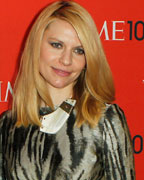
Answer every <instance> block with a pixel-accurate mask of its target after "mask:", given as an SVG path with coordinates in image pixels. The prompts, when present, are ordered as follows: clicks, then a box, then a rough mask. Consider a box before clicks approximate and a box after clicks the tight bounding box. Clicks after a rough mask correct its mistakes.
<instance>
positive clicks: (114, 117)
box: [0, 105, 135, 180]
mask: <svg viewBox="0 0 144 180" xmlns="http://www.w3.org/2000/svg"><path fill="white" fill-rule="evenodd" d="M46 111H47V112H46ZM40 113H41V115H44V114H45V113H48V110H47V109H46V108H44V109H42V108H41V110H40ZM75 116H76V113H75V110H73V111H72V112H71V114H70V117H69V119H68V120H67V122H66V123H65V124H64V125H63V126H62V128H61V129H60V130H59V131H58V132H57V133H56V134H47V133H43V132H41V131H40V130H39V127H37V126H34V125H30V126H28V127H27V128H24V127H20V128H16V127H15V122H14V121H13V122H12V121H11V112H10V111H7V112H5V113H3V114H2V115H1V118H0V140H1V142H0V180H134V179H135V171H134V159H133V150H132V143H131V138H130V134H129V130H128V127H127V123H126V119H125V116H124V114H123V111H122V110H121V109H120V108H119V107H118V106H117V105H110V106H108V108H107V110H106V112H105V114H104V115H103V117H101V119H100V121H99V123H98V125H97V127H96V128H93V129H91V128H90V127H89V126H88V125H87V124H84V125H82V127H81V128H77V127H75V126H74V123H75Z"/></svg>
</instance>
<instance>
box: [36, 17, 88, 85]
mask: <svg viewBox="0 0 144 180" xmlns="http://www.w3.org/2000/svg"><path fill="white" fill-rule="evenodd" d="M85 63H86V60H85V55H84V50H83V47H82V44H81V42H80V40H79V38H78V36H77V33H76V31H75V30H74V28H73V27H72V25H71V24H69V23H68V22H66V21H64V20H60V19H56V20H55V21H54V22H52V23H51V24H50V25H49V27H48V29H47V30H46V31H45V33H44V36H43V39H42V44H41V52H40V64H39V68H40V69H39V71H40V74H41V76H42V77H43V78H44V79H45V80H46V82H47V85H48V87H54V88H65V87H67V86H70V87H71V88H73V85H74V83H75V81H76V80H77V78H78V77H79V75H80V73H81V71H82V70H83V68H84V67H85Z"/></svg>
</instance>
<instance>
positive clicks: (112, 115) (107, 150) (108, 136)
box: [103, 104, 135, 180]
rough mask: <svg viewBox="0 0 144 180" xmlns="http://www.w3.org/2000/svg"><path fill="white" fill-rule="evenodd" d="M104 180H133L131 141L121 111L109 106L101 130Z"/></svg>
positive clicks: (117, 107)
mask: <svg viewBox="0 0 144 180" xmlns="http://www.w3.org/2000/svg"><path fill="white" fill-rule="evenodd" d="M103 146H104V147H103V163H104V176H105V180H135V168H134V157H133V148H132V141H131V137H130V133H129V129H128V126H127V122H126V119H125V115H124V113H123V111H122V110H121V109H120V108H119V106H118V105H116V104H114V105H110V106H109V107H108V109H107V110H106V113H105V118H104V129H103Z"/></svg>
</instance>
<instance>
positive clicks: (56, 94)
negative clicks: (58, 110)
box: [48, 86, 73, 105]
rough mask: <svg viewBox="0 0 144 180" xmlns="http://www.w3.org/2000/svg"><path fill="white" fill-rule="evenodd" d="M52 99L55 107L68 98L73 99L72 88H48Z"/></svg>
mask: <svg viewBox="0 0 144 180" xmlns="http://www.w3.org/2000/svg"><path fill="white" fill-rule="evenodd" d="M48 90H49V93H50V97H51V99H52V102H53V105H60V104H61V103H62V102H63V101H65V100H66V99H68V98H71V97H72V95H73V88H72V86H67V87H64V88H54V87H51V86H50V87H48Z"/></svg>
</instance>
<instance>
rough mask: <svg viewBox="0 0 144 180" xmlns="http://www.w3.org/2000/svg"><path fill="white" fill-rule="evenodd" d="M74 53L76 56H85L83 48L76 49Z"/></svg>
mask: <svg viewBox="0 0 144 180" xmlns="http://www.w3.org/2000/svg"><path fill="white" fill-rule="evenodd" d="M74 52H75V53H76V54H79V55H83V54H84V50H83V49H81V48H76V49H75V50H74Z"/></svg>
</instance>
